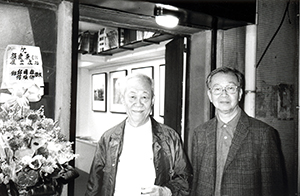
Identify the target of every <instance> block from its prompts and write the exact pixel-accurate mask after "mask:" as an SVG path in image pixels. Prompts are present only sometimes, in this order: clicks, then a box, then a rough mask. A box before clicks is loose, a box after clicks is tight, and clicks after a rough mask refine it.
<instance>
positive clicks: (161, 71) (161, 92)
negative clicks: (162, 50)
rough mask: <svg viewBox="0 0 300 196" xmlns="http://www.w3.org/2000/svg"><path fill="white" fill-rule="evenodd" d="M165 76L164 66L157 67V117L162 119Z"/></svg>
mask: <svg viewBox="0 0 300 196" xmlns="http://www.w3.org/2000/svg"><path fill="white" fill-rule="evenodd" d="M165 74H166V66H165V65H160V66H159V116H161V117H163V116H164V113H165V111H164V110H165Z"/></svg>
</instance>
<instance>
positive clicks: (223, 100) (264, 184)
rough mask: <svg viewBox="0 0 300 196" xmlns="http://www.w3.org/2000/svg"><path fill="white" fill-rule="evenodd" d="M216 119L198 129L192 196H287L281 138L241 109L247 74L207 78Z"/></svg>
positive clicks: (222, 72)
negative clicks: (240, 102)
mask: <svg viewBox="0 0 300 196" xmlns="http://www.w3.org/2000/svg"><path fill="white" fill-rule="evenodd" d="M206 83H207V87H208V91H207V94H208V97H209V100H210V101H211V102H212V103H213V105H214V106H215V108H216V117H215V118H213V119H211V120H209V121H208V122H205V123H204V124H202V125H200V126H199V127H197V128H196V129H195V132H194V135H193V136H194V137H193V153H192V166H193V170H194V179H193V185H192V194H191V195H192V196H212V195H213V196H226V195H227V196H284V195H287V193H286V189H285V182H284V181H285V174H284V171H285V169H284V164H283V159H282V152H281V149H280V140H279V137H278V133H277V131H276V130H275V129H274V128H272V127H271V126H269V125H267V124H266V123H263V122H262V121H259V120H257V119H254V118H251V117H249V116H248V115H247V114H246V113H245V112H244V111H242V109H241V108H240V107H239V101H240V100H241V98H242V94H243V90H242V87H243V75H242V74H241V73H240V72H239V71H237V70H236V69H232V68H229V67H221V68H218V69H215V70H214V71H212V72H211V73H210V74H209V75H208V77H207V80H206Z"/></svg>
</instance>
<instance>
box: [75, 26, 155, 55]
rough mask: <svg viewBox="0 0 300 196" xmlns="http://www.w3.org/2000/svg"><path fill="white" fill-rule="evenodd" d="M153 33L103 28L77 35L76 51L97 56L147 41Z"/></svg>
mask: <svg viewBox="0 0 300 196" xmlns="http://www.w3.org/2000/svg"><path fill="white" fill-rule="evenodd" d="M153 35H154V32H149V31H137V30H131V29H124V28H110V27H105V28H102V29H100V30H99V31H97V32H90V31H84V32H81V33H80V34H79V35H78V51H79V52H80V53H83V54H86V53H88V54H97V53H101V52H103V51H106V50H110V49H113V48H117V47H120V46H124V45H126V44H129V43H132V42H135V41H139V40H143V39H147V38H150V37H152V36H153Z"/></svg>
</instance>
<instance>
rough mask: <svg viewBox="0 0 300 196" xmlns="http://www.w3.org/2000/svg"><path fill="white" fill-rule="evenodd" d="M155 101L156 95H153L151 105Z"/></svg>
mask: <svg viewBox="0 0 300 196" xmlns="http://www.w3.org/2000/svg"><path fill="white" fill-rule="evenodd" d="M154 103H155V96H154V95H153V97H152V103H151V106H154Z"/></svg>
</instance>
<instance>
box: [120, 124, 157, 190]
mask: <svg viewBox="0 0 300 196" xmlns="http://www.w3.org/2000/svg"><path fill="white" fill-rule="evenodd" d="M155 176H156V175H155V168H154V163H153V150H152V127H151V121H150V120H148V122H146V123H145V124H144V125H142V126H139V127H132V126H131V125H130V124H129V123H127V122H126V126H125V130H124V142H123V150H122V153H121V156H120V159H119V163H118V169H117V177H116V186H115V194H114V196H128V195H130V196H140V195H141V188H146V187H151V186H153V185H154V181H155Z"/></svg>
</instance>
